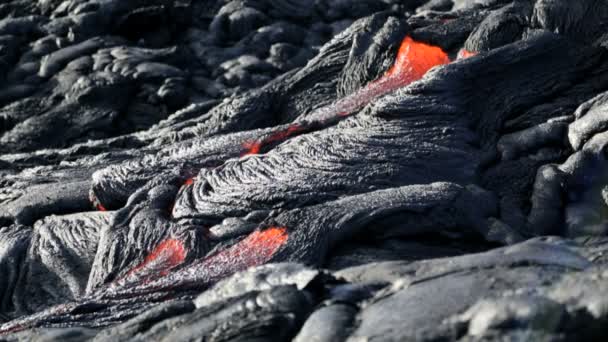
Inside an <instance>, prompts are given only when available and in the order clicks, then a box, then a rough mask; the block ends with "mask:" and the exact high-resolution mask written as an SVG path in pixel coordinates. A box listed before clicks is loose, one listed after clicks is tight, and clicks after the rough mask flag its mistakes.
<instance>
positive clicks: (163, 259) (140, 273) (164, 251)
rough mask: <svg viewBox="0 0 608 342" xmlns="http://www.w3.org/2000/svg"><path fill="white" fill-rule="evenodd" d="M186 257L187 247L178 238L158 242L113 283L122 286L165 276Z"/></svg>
mask: <svg viewBox="0 0 608 342" xmlns="http://www.w3.org/2000/svg"><path fill="white" fill-rule="evenodd" d="M185 259H186V247H185V246H184V244H183V243H182V242H181V241H180V240H177V239H167V240H164V241H163V242H161V243H160V244H158V246H156V248H154V250H152V252H150V254H148V256H146V258H145V259H144V261H143V262H141V263H140V264H139V265H137V266H135V267H133V268H132V269H131V270H130V271H129V272H127V274H126V275H125V276H124V277H122V278H120V279H118V280H117V281H116V282H115V283H114V284H113V285H114V286H121V285H125V284H128V283H133V282H139V281H142V280H143V281H146V280H148V279H150V278H156V277H162V276H165V275H167V274H168V273H169V271H171V270H172V269H173V268H175V267H176V266H179V265H181V264H182V263H183V262H184V260H185Z"/></svg>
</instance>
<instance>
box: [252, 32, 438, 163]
mask: <svg viewBox="0 0 608 342" xmlns="http://www.w3.org/2000/svg"><path fill="white" fill-rule="evenodd" d="M448 63H450V58H449V57H448V55H447V53H445V52H444V51H443V50H442V49H441V48H440V47H437V46H432V45H429V44H425V43H421V42H417V41H415V40H413V39H412V38H411V37H409V36H407V37H405V39H404V40H403V41H402V42H401V46H400V47H399V51H398V52H397V58H396V60H395V63H394V64H393V66H392V67H391V68H390V69H389V70H388V71H387V72H386V73H385V74H384V75H383V76H382V77H381V78H379V79H377V80H376V81H373V82H371V83H369V84H368V85H367V86H365V87H363V88H361V89H359V90H358V91H356V92H354V93H352V94H350V95H348V96H346V97H344V98H342V99H340V100H338V101H336V102H334V103H332V104H330V105H328V106H325V107H322V108H319V109H318V110H316V111H315V112H313V113H311V115H310V119H311V122H312V123H309V124H308V125H310V126H312V125H313V124H315V123H317V124H318V123H319V122H320V123H321V124H322V123H326V122H329V121H331V120H335V119H336V118H339V117H344V116H348V115H351V114H353V113H354V112H356V111H357V110H359V109H361V108H363V107H364V106H365V105H367V104H368V103H370V102H372V101H373V100H375V99H377V98H378V97H380V96H382V95H384V94H387V93H389V92H391V91H394V90H396V89H398V88H401V87H405V86H407V85H409V84H410V83H412V82H414V81H417V80H419V79H421V78H422V77H423V76H424V75H425V74H426V73H427V72H428V71H429V70H430V69H431V68H433V67H435V66H437V65H443V64H448ZM307 129H308V127H305V126H303V125H301V124H294V125H292V126H290V127H289V128H288V129H286V130H282V131H278V132H275V133H273V134H272V135H270V136H269V137H267V138H264V139H261V140H258V141H248V142H246V143H244V144H243V148H244V149H245V152H244V153H243V154H242V155H249V154H259V153H260V152H261V150H262V148H263V147H265V146H266V145H268V144H270V143H278V142H281V141H284V140H286V139H288V138H290V137H292V136H294V135H297V134H299V133H301V132H303V131H306V130H307Z"/></svg>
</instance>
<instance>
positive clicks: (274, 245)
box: [202, 227, 288, 275]
mask: <svg viewBox="0 0 608 342" xmlns="http://www.w3.org/2000/svg"><path fill="white" fill-rule="evenodd" d="M287 237H288V234H287V228H285V227H270V228H267V229H265V230H260V231H255V232H253V233H251V234H249V236H247V237H246V238H245V239H244V240H242V241H240V242H239V243H237V244H235V245H234V246H232V247H230V248H228V249H226V250H223V251H221V252H219V253H217V254H214V255H211V256H209V257H208V258H206V259H204V260H203V262H202V264H203V265H208V266H211V265H213V268H214V269H216V268H217V269H218V270H222V269H225V270H227V271H228V270H229V271H228V272H229V273H234V272H238V271H240V270H244V269H246V268H248V267H251V266H256V265H261V264H263V263H265V262H267V261H269V260H270V258H271V257H272V256H273V255H274V253H276V252H277V250H278V249H279V248H280V247H281V246H282V245H283V244H284V243H285V242H286V241H287ZM221 273H224V272H221ZM218 275H219V274H218Z"/></svg>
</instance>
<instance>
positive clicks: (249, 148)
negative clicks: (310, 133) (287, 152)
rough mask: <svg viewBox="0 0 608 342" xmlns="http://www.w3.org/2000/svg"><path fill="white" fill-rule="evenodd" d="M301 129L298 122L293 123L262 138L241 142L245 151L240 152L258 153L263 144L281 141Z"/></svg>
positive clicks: (246, 153) (247, 153)
mask: <svg viewBox="0 0 608 342" xmlns="http://www.w3.org/2000/svg"><path fill="white" fill-rule="evenodd" d="M302 130H304V127H302V126H300V125H298V124H293V125H291V126H289V127H288V128H287V129H285V130H282V131H278V132H275V133H272V134H271V135H270V136H268V137H266V138H264V139H262V140H257V141H247V142H245V143H244V144H243V147H244V148H245V152H244V153H243V154H242V156H244V155H249V154H259V153H260V151H261V150H262V147H263V146H266V145H268V144H270V143H275V142H281V141H283V140H285V139H287V138H289V137H291V136H293V135H295V134H297V133H299V132H301V131H302Z"/></svg>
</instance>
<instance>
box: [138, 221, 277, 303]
mask: <svg viewBox="0 0 608 342" xmlns="http://www.w3.org/2000/svg"><path fill="white" fill-rule="evenodd" d="M287 240H288V233H287V228H286V227H269V228H266V229H264V230H257V231H254V232H253V233H251V234H249V235H248V236H247V237H246V238H245V239H243V240H241V241H240V242H238V243H236V244H235V245H233V246H231V247H228V248H226V249H224V250H221V251H219V252H217V253H215V254H212V255H210V256H207V257H205V258H204V259H202V260H201V261H200V262H197V263H194V264H192V265H190V266H189V267H186V268H183V269H181V270H179V271H175V272H172V273H171V274H169V275H167V276H166V277H164V278H163V279H158V280H154V281H152V282H146V283H143V284H141V285H140V286H138V287H137V288H136V289H135V292H136V293H137V292H141V293H146V292H150V291H158V290H162V289H165V288H167V284H169V286H170V287H171V288H174V287H190V286H195V287H196V286H204V285H209V284H211V283H213V282H216V281H218V280H220V279H222V278H224V277H227V276H229V275H231V274H234V273H236V272H239V271H242V270H245V269H247V268H249V267H252V266H257V265H262V264H264V263H267V262H269V261H270V260H271V258H272V257H273V256H274V255H275V254H276V253H277V252H278V251H279V249H280V248H281V247H282V246H283V245H285V243H286V242H287Z"/></svg>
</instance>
